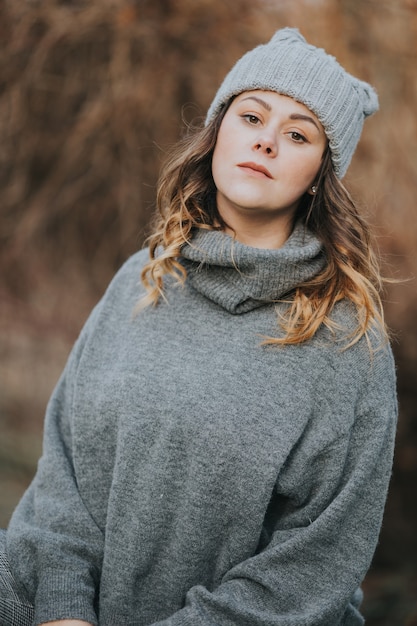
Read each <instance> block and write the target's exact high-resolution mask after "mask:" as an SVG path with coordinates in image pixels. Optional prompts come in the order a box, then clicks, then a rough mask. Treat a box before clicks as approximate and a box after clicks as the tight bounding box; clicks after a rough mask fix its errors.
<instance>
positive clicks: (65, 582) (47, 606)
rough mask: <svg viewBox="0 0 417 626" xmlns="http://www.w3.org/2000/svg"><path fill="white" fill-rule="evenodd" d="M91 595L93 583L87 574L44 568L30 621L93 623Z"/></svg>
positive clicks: (94, 622)
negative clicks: (70, 620) (65, 620)
mask: <svg viewBox="0 0 417 626" xmlns="http://www.w3.org/2000/svg"><path fill="white" fill-rule="evenodd" d="M94 598H95V587H94V583H93V581H92V579H91V578H90V577H89V576H88V575H86V576H82V575H80V574H79V572H77V573H75V572H71V571H59V572H57V571H55V570H54V571H48V570H46V571H44V572H42V574H41V576H40V577H39V584H38V588H37V591H36V597H35V616H34V622H33V623H34V625H35V626H37V625H39V624H43V623H45V622H52V621H54V620H62V619H78V620H83V621H85V622H89V623H91V624H93V625H94V626H97V624H98V620H97V615H96V612H95V610H94Z"/></svg>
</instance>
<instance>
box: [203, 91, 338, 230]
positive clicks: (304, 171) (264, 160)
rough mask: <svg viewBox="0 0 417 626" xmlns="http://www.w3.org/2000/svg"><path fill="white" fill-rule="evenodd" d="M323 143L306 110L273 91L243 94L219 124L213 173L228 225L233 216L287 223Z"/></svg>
mask: <svg viewBox="0 0 417 626" xmlns="http://www.w3.org/2000/svg"><path fill="white" fill-rule="evenodd" d="M326 145H327V139H326V135H325V133H324V130H323V127H322V125H321V124H320V122H319V121H318V119H317V117H316V116H315V115H314V113H312V112H311V111H310V110H309V109H308V108H307V107H306V106H304V105H303V104H301V103H299V102H296V101H295V100H293V99H292V98H289V97H288V96H282V95H280V94H278V93H275V92H272V91H261V90H257V91H246V92H244V93H241V94H240V95H239V96H238V97H237V98H235V100H233V102H232V104H231V105H230V107H229V109H228V111H227V112H226V114H225V116H224V118H223V121H222V123H221V126H220V129H219V133H218V137H217V143H216V146H215V149H214V153H213V161H212V172H213V179H214V182H215V185H216V187H217V207H218V211H219V213H220V215H221V217H222V218H223V219H224V220H225V222H226V223H227V224H229V225H230V226H232V227H233V226H234V221H235V218H236V219H238V220H239V218H241V217H243V218H244V219H248V218H251V216H252V217H253V218H256V217H258V218H259V217H262V219H263V221H264V223H266V224H267V223H268V221H269V220H274V221H275V222H277V223H279V221H280V219H282V220H283V221H286V222H289V221H290V220H291V219H292V218H293V216H294V213H295V211H296V209H297V206H298V204H299V201H300V198H301V196H302V195H303V194H304V193H305V192H307V191H309V189H310V187H311V185H312V184H313V183H314V180H315V178H316V175H317V173H318V171H319V169H320V165H321V162H322V158H323V155H324V152H325V148H326Z"/></svg>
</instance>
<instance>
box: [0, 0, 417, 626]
mask: <svg viewBox="0 0 417 626" xmlns="http://www.w3.org/2000/svg"><path fill="white" fill-rule="evenodd" d="M283 26H295V27H298V28H299V29H300V31H301V32H302V34H303V35H304V36H305V37H306V38H307V39H308V40H309V41H311V43H314V44H315V45H318V46H320V47H324V48H326V50H327V51H328V52H330V53H331V54H333V55H334V56H336V57H337V58H338V60H339V61H340V62H341V63H342V65H344V66H345V67H346V68H347V69H348V70H349V71H351V72H352V73H354V74H356V75H358V76H359V77H360V78H362V79H364V80H367V81H369V82H371V83H372V84H373V85H375V87H376V88H377V91H378V93H379V97H380V105H381V110H380V112H379V113H378V114H377V115H375V116H374V117H373V118H371V119H370V120H368V121H367V123H366V124H365V130H364V134H363V139H362V141H361V144H360V147H359V148H358V150H357V153H356V155H355V157H354V161H353V163H352V165H351V167H350V170H349V172H348V175H347V177H346V179H345V181H346V184H347V185H348V186H349V188H350V189H351V190H352V192H353V194H354V196H355V197H356V198H358V199H360V200H361V202H362V205H363V208H364V213H365V214H366V215H367V217H368V219H369V221H370V222H371V223H372V224H373V226H374V228H375V230H376V233H377V235H378V241H379V246H380V252H381V255H382V260H383V267H384V273H385V275H387V276H388V277H391V278H394V279H395V280H396V281H397V282H395V283H394V284H391V285H388V287H387V289H386V293H385V304H386V316H387V320H388V323H389V326H390V328H391V330H392V336H393V347H394V351H395V355H396V360H397V364H398V390H399V398H400V422H399V431H398V439H397V452H396V458H395V466H394V473H393V479H392V484H391V490H390V494H389V499H388V504H387V508H386V515H385V521H384V526H383V529H382V534H381V539H380V544H379V546H378V549H377V553H376V556H375V559H374V564H373V567H372V569H371V571H370V573H369V575H368V577H367V580H366V585H365V587H366V602H365V614H366V616H367V624H368V625H369V626H371V625H378V626H400V625H401V626H402V625H406V626H416V625H417V565H416V564H417V532H416V531H417V499H416V480H417V421H416V417H417V415H416V413H417V376H416V373H417V324H416V313H417V280H416V276H417V219H416V215H417V208H416V198H417V194H416V192H417V115H416V110H417V69H416V68H417V0H157V1H156V0H137V1H136V2H134V1H128V0H113V1H110V0H98V1H97V2H87V1H85V2H82V1H81V0H79V1H76V0H72V1H71V0H60V1H59V0H43V1H39V2H38V1H36V0H9V1H7V0H0V272H1V273H0V276H1V280H0V526H1V527H5V526H6V525H7V523H8V519H9V517H10V514H11V512H12V510H13V508H14V506H15V504H16V503H17V501H18V499H19V498H20V496H21V494H22V493H23V491H24V489H25V487H26V486H27V485H28V483H29V481H30V479H31V477H32V476H33V473H34V471H35V467H36V461H37V458H38V456H39V454H40V448H41V436H42V423H43V415H44V410H45V405H46V402H47V400H48V397H49V395H50V393H51V391H52V388H53V386H54V384H55V382H56V380H57V378H58V376H59V374H60V372H61V370H62V367H63V365H64V363H65V360H66V358H67V355H68V352H69V350H70V348H71V345H72V343H73V341H74V340H75V338H76V337H77V335H78V333H79V331H80V329H81V326H82V324H83V322H84V321H85V319H86V316H87V315H88V313H89V311H90V309H91V308H92V306H94V304H95V303H96V302H97V300H98V299H99V297H100V296H101V294H102V293H103V290H104V289H105V287H106V285H107V283H108V282H109V280H110V279H111V277H112V276H113V274H114V272H115V271H116V270H117V269H118V267H119V266H120V265H121V263H122V262H123V261H124V260H125V259H126V258H127V257H128V256H129V255H130V254H132V253H133V252H134V251H136V250H137V249H138V248H139V247H141V246H142V245H143V242H144V239H145V237H146V235H147V234H148V230H147V229H148V224H149V219H150V217H151V215H152V211H153V204H154V196H155V183H156V180H157V175H158V170H159V167H160V164H161V161H162V159H163V157H164V153H165V151H166V149H167V148H168V147H169V146H170V145H171V144H172V143H174V142H175V141H176V140H177V139H178V138H179V137H180V134H181V132H183V129H184V124H185V123H186V122H191V121H194V120H196V119H198V118H202V117H203V116H204V114H205V111H206V110H207V107H208V105H209V104H210V102H211V99H212V97H213V96H214V93H215V90H216V89H217V87H218V86H219V84H220V82H221V80H222V78H223V77H224V75H225V73H226V71H227V70H228V69H229V68H230V66H231V65H232V64H233V63H234V62H235V61H236V60H237V58H238V57H239V56H241V55H242V54H243V52H245V51H246V50H247V49H250V48H252V47H253V46H255V45H257V44H258V43H261V42H264V41H266V40H268V39H269V38H270V36H271V35H272V34H273V33H274V32H275V30H276V29H278V28H281V27H283Z"/></svg>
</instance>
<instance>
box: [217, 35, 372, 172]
mask: <svg viewBox="0 0 417 626" xmlns="http://www.w3.org/2000/svg"><path fill="white" fill-rule="evenodd" d="M254 89H264V90H267V91H276V92H278V93H280V94H283V95H287V96H290V97H291V98H294V99H295V100H298V101H299V102H301V103H302V104H305V106H306V107H307V108H308V109H310V111H312V112H313V113H314V114H315V115H316V116H317V118H318V119H319V120H320V122H321V123H322V125H323V128H324V130H325V133H326V135H327V138H328V140H329V146H330V150H331V156H332V161H333V165H334V169H335V172H336V175H337V176H338V177H339V178H343V176H344V175H345V173H346V170H347V168H348V166H349V163H350V161H351V159H352V156H353V153H354V151H355V148H356V145H357V143H358V141H359V137H360V135H361V132H362V126H363V122H364V120H365V118H366V117H368V115H372V113H375V111H377V109H378V97H377V95H376V92H375V91H374V89H373V88H372V87H371V85H369V84H368V83H365V82H363V81H361V80H359V79H357V78H355V77H354V76H352V75H351V74H348V73H347V72H346V71H345V70H344V69H343V68H342V67H341V65H339V63H338V62H337V61H336V59H335V58H334V57H332V56H330V55H329V54H327V53H326V52H325V51H324V50H323V49H321V48H316V47H315V46H312V45H310V44H308V43H307V42H306V40H305V39H304V37H302V35H300V33H299V32H298V30H297V29H295V28H283V29H281V30H278V31H277V32H276V33H275V35H274V36H273V37H272V39H271V41H270V42H269V43H267V44H264V45H260V46H258V47H256V48H254V50H251V51H249V52H247V53H246V54H245V55H244V56H243V57H242V58H241V59H239V61H238V62H237V63H236V65H235V66H234V67H233V68H232V69H231V71H230V72H229V74H228V75H227V76H226V78H225V79H224V81H223V83H222V85H221V86H220V89H219V90H218V92H217V93H216V95H215V98H214V100H213V102H212V103H211V105H210V108H209V110H208V113H207V118H206V124H207V123H208V122H210V121H211V120H212V119H213V118H214V117H215V115H216V114H217V113H218V112H219V110H220V109H221V107H222V105H223V104H225V103H226V102H227V101H228V100H229V98H231V97H232V96H236V95H238V94H239V93H242V92H243V91H251V90H254Z"/></svg>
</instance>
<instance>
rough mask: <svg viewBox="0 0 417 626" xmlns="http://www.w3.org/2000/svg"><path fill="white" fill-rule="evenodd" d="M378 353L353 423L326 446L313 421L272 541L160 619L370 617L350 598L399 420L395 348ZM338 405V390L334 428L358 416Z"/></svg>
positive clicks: (248, 622) (375, 530)
mask: <svg viewBox="0 0 417 626" xmlns="http://www.w3.org/2000/svg"><path fill="white" fill-rule="evenodd" d="M374 360H375V362H374V363H373V364H372V365H371V366H370V368H371V370H373V373H372V375H371V376H370V380H369V381H368V382H367V383H366V384H365V385H364V387H363V390H362V393H361V395H360V396H359V397H358V398H357V399H356V402H355V405H354V406H352V407H351V411H352V412H353V411H354V413H355V415H354V421H353V424H351V425H350V426H349V428H348V429H347V430H346V432H344V433H343V435H342V436H340V437H336V438H334V439H333V441H332V442H331V443H330V444H329V445H328V446H326V447H325V448H324V449H323V447H322V446H321V444H320V442H319V441H317V440H316V432H317V430H316V429H315V428H312V429H311V431H310V433H307V435H306V439H307V440H308V443H306V444H305V443H304V442H299V444H298V445H297V446H296V449H294V451H293V453H292V454H291V456H290V458H289V459H288V463H287V464H286V466H285V467H284V469H283V471H282V472H281V474H280V476H279V478H278V482H277V489H276V493H275V496H274V499H273V500H272V501H271V506H270V511H268V516H269V513H271V518H274V523H273V524H271V528H270V530H271V533H270V540H269V542H268V543H267V545H265V547H264V548H263V550H262V551H260V552H259V553H258V554H255V555H254V556H253V557H252V558H249V559H248V560H246V561H244V562H242V563H240V564H238V565H236V566H235V567H233V568H232V569H230V570H229V572H228V573H227V574H226V575H225V576H224V578H223V580H222V583H221V584H220V585H219V586H218V587H217V588H216V589H214V590H208V589H206V588H204V587H202V586H196V587H194V588H192V589H190V591H189V592H188V594H187V597H186V603H185V606H184V608H183V609H181V610H180V611H178V612H176V613H175V614H173V615H171V616H170V617H168V618H167V619H165V620H162V621H159V622H157V623H155V624H154V625H153V626H214V624H221V625H222V626H237V625H238V626H305V625H307V624H311V625H312V624H314V625H315V626H337V625H338V624H340V623H342V619H343V615H345V618H344V619H345V620H346V621H343V623H349V624H350V623H352V624H355V625H356V624H361V623H362V618H361V617H360V616H359V614H358V613H357V611H356V608H355V607H354V606H353V605H352V604H349V602H350V600H351V598H352V596H353V595H354V592H355V589H357V587H358V586H359V585H360V584H361V582H362V580H363V578H364V576H365V573H366V571H367V570H368V568H369V565H370V562H371V559H372V556H373V552H374V550H375V546H376V543H377V539H378V534H379V529H380V525H381V519H382V513H383V508H384V503H385V498H386V492H387V486H388V482H389V478H390V474H391V464H392V453H393V442H394V432H395V423H396V399H395V378H394V373H393V365H392V359H391V356H390V353H389V351H388V352H386V353H385V355H375V357H374ZM360 375H361V374H359V376H360ZM341 378H343V376H341ZM324 384H325V383H324ZM348 385H349V381H348V380H347V381H345V384H344V386H341V387H340V393H341V394H346V393H349V392H348V390H349V386H348ZM338 408H339V402H338V399H337V398H332V397H330V395H328V397H326V398H325V401H324V402H322V403H321V406H320V411H319V412H318V413H319V414H318V415H316V418H315V419H316V420H318V421H321V422H324V423H325V424H326V427H327V421H329V417H328V416H329V415H335V417H336V419H337V420H339V421H340V424H343V423H344V422H345V421H347V418H348V416H347V415H344V414H341V415H337V413H335V412H337V411H338ZM274 509H275V510H276V511H279V514H278V515H277V516H275V517H274V515H273V512H274ZM349 613H350V617H347V615H348V614H349Z"/></svg>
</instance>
